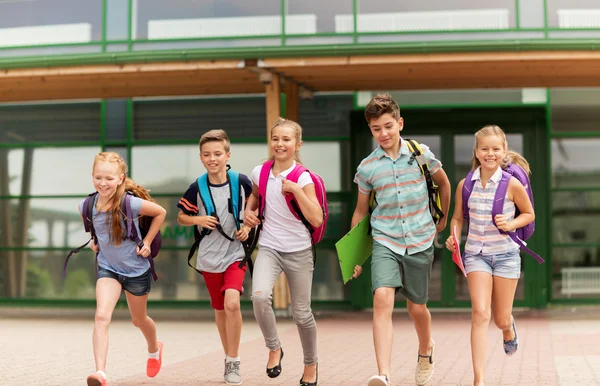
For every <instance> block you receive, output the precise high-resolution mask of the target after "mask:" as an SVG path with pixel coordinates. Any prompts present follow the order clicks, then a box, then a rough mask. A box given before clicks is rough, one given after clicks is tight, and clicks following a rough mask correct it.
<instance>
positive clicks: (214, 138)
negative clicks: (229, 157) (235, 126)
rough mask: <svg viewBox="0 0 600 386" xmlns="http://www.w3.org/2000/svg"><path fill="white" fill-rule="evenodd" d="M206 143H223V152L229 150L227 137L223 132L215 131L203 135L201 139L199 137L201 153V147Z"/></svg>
mask: <svg viewBox="0 0 600 386" xmlns="http://www.w3.org/2000/svg"><path fill="white" fill-rule="evenodd" d="M207 142H223V146H224V147H225V151H226V152H228V153H229V151H230V149H231V142H229V136H227V133H226V132H225V130H221V129H216V130H210V131H207V132H206V133H204V134H203V135H202V137H200V151H202V145H204V144H205V143H207Z"/></svg>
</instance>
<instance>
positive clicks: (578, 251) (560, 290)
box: [552, 247, 600, 299]
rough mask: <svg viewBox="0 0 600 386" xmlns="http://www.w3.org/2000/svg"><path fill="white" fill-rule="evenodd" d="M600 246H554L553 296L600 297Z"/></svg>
mask: <svg viewBox="0 0 600 386" xmlns="http://www.w3.org/2000/svg"><path fill="white" fill-rule="evenodd" d="M599 281H600V247H574V248H552V297H553V298H559V299H560V298H598V297H600V291H599V290H598V289H599V288H600V287H599V286H598V284H597V283H598V282H599Z"/></svg>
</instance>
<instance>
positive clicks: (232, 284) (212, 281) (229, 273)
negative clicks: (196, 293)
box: [202, 261, 248, 311]
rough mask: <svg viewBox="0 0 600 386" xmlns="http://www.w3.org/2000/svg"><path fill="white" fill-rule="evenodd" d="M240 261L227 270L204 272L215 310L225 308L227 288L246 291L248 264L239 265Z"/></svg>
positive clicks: (241, 291) (203, 275)
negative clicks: (245, 277)
mask: <svg viewBox="0 0 600 386" xmlns="http://www.w3.org/2000/svg"><path fill="white" fill-rule="evenodd" d="M239 264H240V262H239V261H236V262H235V263H233V264H231V265H230V266H229V267H227V269H226V270H225V272H202V277H204V281H205V282H206V288H208V293H209V294H210V305H211V307H212V308H214V309H215V310H219V311H221V310H224V309H225V290H228V289H234V290H237V291H238V292H239V293H240V294H242V293H244V287H243V283H244V276H245V275H246V269H247V267H248V265H244V267H243V268H240V267H239Z"/></svg>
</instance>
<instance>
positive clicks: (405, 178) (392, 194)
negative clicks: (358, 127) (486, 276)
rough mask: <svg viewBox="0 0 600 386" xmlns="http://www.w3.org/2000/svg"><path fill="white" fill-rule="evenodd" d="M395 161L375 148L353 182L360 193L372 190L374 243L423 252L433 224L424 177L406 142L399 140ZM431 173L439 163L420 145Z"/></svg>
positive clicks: (400, 251)
mask: <svg viewBox="0 0 600 386" xmlns="http://www.w3.org/2000/svg"><path fill="white" fill-rule="evenodd" d="M400 141H401V143H400V153H399V155H398V158H396V159H392V158H391V157H390V156H389V155H388V154H387V153H386V152H385V151H384V150H383V149H382V148H381V146H377V148H376V149H375V151H373V152H372V153H371V154H370V155H369V156H368V157H367V158H365V159H364V160H362V162H361V163H360V165H359V166H358V168H357V170H356V176H355V177H354V182H355V183H356V184H357V185H358V190H359V191H360V192H361V193H364V194H369V193H370V192H371V190H375V198H376V200H377V207H376V208H375V210H374V211H373V214H372V216H371V228H372V229H373V240H375V241H377V242H378V243H380V244H382V245H384V246H386V247H388V248H389V249H390V250H392V251H393V252H395V253H397V254H399V255H404V254H405V253H406V252H407V251H408V254H414V253H417V252H421V251H424V250H426V249H427V248H429V247H430V246H431V244H432V243H433V239H434V238H435V233H436V232H435V225H434V223H433V219H432V218H431V213H430V212H429V199H428V195H427V185H426V183H425V177H424V176H423V173H421V169H420V168H419V164H418V163H417V160H413V161H412V162H410V163H409V161H410V160H411V153H410V151H409V150H408V146H407V145H406V142H405V141H404V140H402V139H400ZM421 147H422V149H423V153H424V156H425V159H426V160H427V162H428V164H429V169H430V171H431V174H435V173H436V172H437V171H438V170H439V169H440V168H441V167H442V164H441V162H440V161H438V160H437V159H436V158H435V156H434V155H433V153H432V152H431V151H430V150H429V148H428V147H427V146H425V145H423V144H421Z"/></svg>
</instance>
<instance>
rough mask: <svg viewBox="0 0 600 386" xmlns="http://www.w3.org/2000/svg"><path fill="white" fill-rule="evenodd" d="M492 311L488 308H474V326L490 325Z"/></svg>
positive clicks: (472, 317) (472, 311)
mask: <svg viewBox="0 0 600 386" xmlns="http://www.w3.org/2000/svg"><path fill="white" fill-rule="evenodd" d="M490 318H491V310H490V309H489V308H486V307H473V309H472V310H471V320H472V322H473V323H474V324H478V325H479V324H486V325H487V324H489V323H490Z"/></svg>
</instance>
